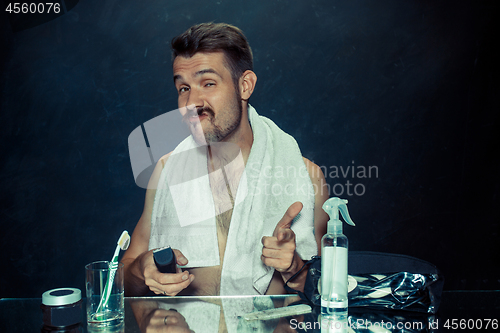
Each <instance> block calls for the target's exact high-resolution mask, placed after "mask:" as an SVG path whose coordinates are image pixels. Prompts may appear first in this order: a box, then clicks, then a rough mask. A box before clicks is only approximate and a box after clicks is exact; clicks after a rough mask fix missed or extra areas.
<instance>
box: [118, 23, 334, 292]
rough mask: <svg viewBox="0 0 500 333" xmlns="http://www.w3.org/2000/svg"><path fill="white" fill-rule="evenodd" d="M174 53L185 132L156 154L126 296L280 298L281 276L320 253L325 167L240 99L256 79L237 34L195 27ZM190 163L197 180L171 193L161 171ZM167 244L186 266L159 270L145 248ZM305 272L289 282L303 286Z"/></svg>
mask: <svg viewBox="0 0 500 333" xmlns="http://www.w3.org/2000/svg"><path fill="white" fill-rule="evenodd" d="M172 49H173V74H174V84H175V87H176V89H177V91H178V106H179V109H180V111H181V113H182V115H183V119H184V121H185V123H186V124H187V126H188V127H189V128H190V130H191V133H192V136H191V137H189V138H187V139H186V140H185V141H183V142H182V143H181V144H180V145H179V146H178V147H177V148H176V149H175V150H174V152H171V153H169V154H167V155H165V156H164V157H163V158H162V159H160V161H159V162H158V164H157V166H156V168H155V171H154V173H153V176H152V177H151V180H150V185H149V186H148V190H147V192H146V200H145V205H144V211H143V214H142V216H141V218H140V220H139V222H138V224H137V226H136V228H135V230H134V233H133V235H132V240H131V244H130V247H129V249H128V250H127V252H126V253H125V255H124V257H123V259H122V262H123V263H124V264H125V292H126V294H127V295H129V296H135V295H144V294H146V293H148V292H149V291H152V292H154V293H156V294H163V295H171V296H173V295H178V294H180V295H228V294H264V293H267V294H278V293H284V292H285V291H284V288H283V284H284V281H286V280H288V279H289V278H290V277H291V276H292V275H293V274H295V273H296V272H297V271H298V270H299V269H300V268H301V267H302V266H303V263H304V261H305V260H308V259H309V258H310V257H311V256H312V255H315V254H316V253H318V252H319V250H320V240H321V237H322V236H323V234H324V233H325V232H326V223H327V220H328V216H327V215H326V214H325V213H324V212H323V210H322V208H321V206H322V204H323V203H324V201H325V200H326V199H327V198H328V191H327V189H326V184H325V179H324V176H323V173H322V171H321V169H320V168H319V167H318V166H317V165H315V164H314V163H312V162H310V161H309V160H307V159H305V158H303V157H302V156H301V154H300V150H299V149H298V146H297V144H296V142H295V140H293V138H291V137H290V136H289V135H287V134H286V133H284V132H283V131H281V130H280V129H279V128H278V127H277V126H276V125H275V124H274V123H273V122H272V121H270V120H269V119H267V118H264V117H260V116H258V115H257V113H256V111H255V110H254V109H253V108H252V107H251V106H250V105H249V103H248V100H249V98H250V96H251V95H252V93H253V91H254V88H255V85H256V82H257V76H256V75H255V73H254V72H253V60H252V52H251V49H250V46H249V45H248V42H247V39H246V38H245V36H244V35H243V33H242V32H241V30H240V29H238V28H236V27H234V26H231V25H228V24H221V23H220V24H214V23H208V24H199V25H196V26H193V27H191V28H190V29H188V30H187V31H186V32H185V33H183V34H181V35H180V36H178V37H176V38H174V40H173V41H172ZM200 147H201V149H200ZM235 147H236V148H235ZM186 152H191V153H189V154H191V155H189V154H187V153H186ZM188 155H189V156H188ZM193 161H196V163H193ZM192 168H195V169H196V171H192V172H193V174H196V175H197V176H196V177H195V176H193V177H191V178H192V179H189V181H187V182H185V183H184V185H183V186H184V190H185V188H186V186H187V185H186V184H192V186H193V187H192V188H191V189H189V191H187V192H186V191H184V190H182V189H181V191H178V190H177V188H178V186H177V185H178V184H174V183H175V182H176V181H175V177H176V176H173V177H172V176H169V175H172V174H173V175H181V176H179V177H180V178H182V177H184V175H185V174H186V173H189V172H191V170H192ZM200 170H204V172H205V175H206V176H207V177H205V178H206V181H205V182H204V181H203V179H204V178H203V177H198V175H199V172H200ZM304 175H305V176H304ZM179 177H178V178H179ZM188 178H189V177H188ZM195 178H196V179H195ZM176 186H177V187H176ZM240 192H241V193H240ZM179 193H180V194H179ZM179 198H180V199H179ZM200 198H201V199H200ZM178 202H181V205H180V206H182V205H184V206H183V207H184V208H185V209H179V207H180V206H179V205H178V204H176V203H178ZM205 202H206V203H207V205H208V206H207V205H205ZM176 207H177V208H176ZM201 207H209V209H206V208H203V209H202V208H201ZM197 210H200V211H203V212H204V211H208V212H209V215H203V212H199V213H200V214H202V215H203V217H201V218H199V220H200V221H201V223H195V224H190V223H191V222H189V219H185V218H184V217H183V216H184V215H185V214H186V213H193V214H196V213H197ZM186 211H188V212H186ZM214 212H215V213H214ZM210 214H212V215H213V217H210ZM190 216H194V215H190ZM186 221H187V222H186ZM188 224H190V225H188ZM292 228H293V230H292ZM167 245H170V246H172V248H173V249H174V253H175V255H176V257H177V264H178V265H179V266H184V267H183V268H185V267H189V268H188V269H185V270H184V271H183V270H181V268H178V269H177V273H175V274H173V273H172V274H168V273H166V274H162V273H160V272H159V271H158V269H157V268H156V266H155V264H154V261H153V253H152V252H153V250H154V249H155V248H158V247H162V246H167ZM305 272H306V271H304V272H303V274H300V275H299V277H298V278H296V279H294V282H293V283H292V284H291V287H295V288H298V289H301V288H303V283H304V280H305V276H306V273H305Z"/></svg>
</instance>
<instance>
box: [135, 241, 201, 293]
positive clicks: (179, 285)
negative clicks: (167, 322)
mask: <svg viewBox="0 0 500 333" xmlns="http://www.w3.org/2000/svg"><path fill="white" fill-rule="evenodd" d="M173 251H174V253H175V257H176V258H177V264H178V265H180V266H184V265H187V263H188V260H187V259H186V257H184V255H183V254H182V252H181V251H179V250H176V249H173ZM141 264H142V265H141V267H142V272H143V275H144V283H145V284H146V285H147V286H148V287H149V289H150V290H151V291H153V292H154V293H155V294H158V295H167V296H175V295H177V294H178V293H179V292H181V291H182V290H183V289H186V288H187V287H188V286H189V284H190V283H191V282H193V280H194V275H193V274H189V272H187V271H184V272H183V271H182V270H181V269H180V268H179V267H177V273H175V274H171V273H160V271H159V270H158V268H157V267H156V264H155V262H154V259H153V250H151V251H148V252H147V253H145V254H144V256H143V257H142V260H141Z"/></svg>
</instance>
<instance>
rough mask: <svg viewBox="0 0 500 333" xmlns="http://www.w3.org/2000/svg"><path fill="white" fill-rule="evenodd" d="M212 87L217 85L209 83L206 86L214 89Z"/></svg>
mask: <svg viewBox="0 0 500 333" xmlns="http://www.w3.org/2000/svg"><path fill="white" fill-rule="evenodd" d="M212 86H215V83H213V82H208V83H206V84H205V87H212Z"/></svg>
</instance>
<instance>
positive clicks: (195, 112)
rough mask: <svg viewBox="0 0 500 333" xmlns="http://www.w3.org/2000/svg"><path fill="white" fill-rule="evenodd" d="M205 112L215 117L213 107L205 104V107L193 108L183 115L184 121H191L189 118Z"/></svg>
mask: <svg viewBox="0 0 500 333" xmlns="http://www.w3.org/2000/svg"><path fill="white" fill-rule="evenodd" d="M203 113H206V114H208V115H209V116H211V117H212V118H213V117H215V113H214V111H213V110H212V108H210V107H208V106H205V107H200V108H196V110H192V111H189V112H187V113H186V114H185V115H184V116H182V121H184V122H189V118H191V117H193V116H201V115H202V114H203Z"/></svg>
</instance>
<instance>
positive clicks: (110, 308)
mask: <svg viewBox="0 0 500 333" xmlns="http://www.w3.org/2000/svg"><path fill="white" fill-rule="evenodd" d="M85 273H86V274H85V275H86V278H85V285H86V289H87V326H88V328H89V329H93V328H94V329H95V328H97V329H99V328H113V327H114V328H119V327H120V326H123V319H124V312H125V310H124V308H125V307H124V298H123V294H124V288H123V274H124V272H123V264H122V263H117V264H113V265H110V262H109V261H95V262H92V263H90V264H88V265H87V266H85Z"/></svg>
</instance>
